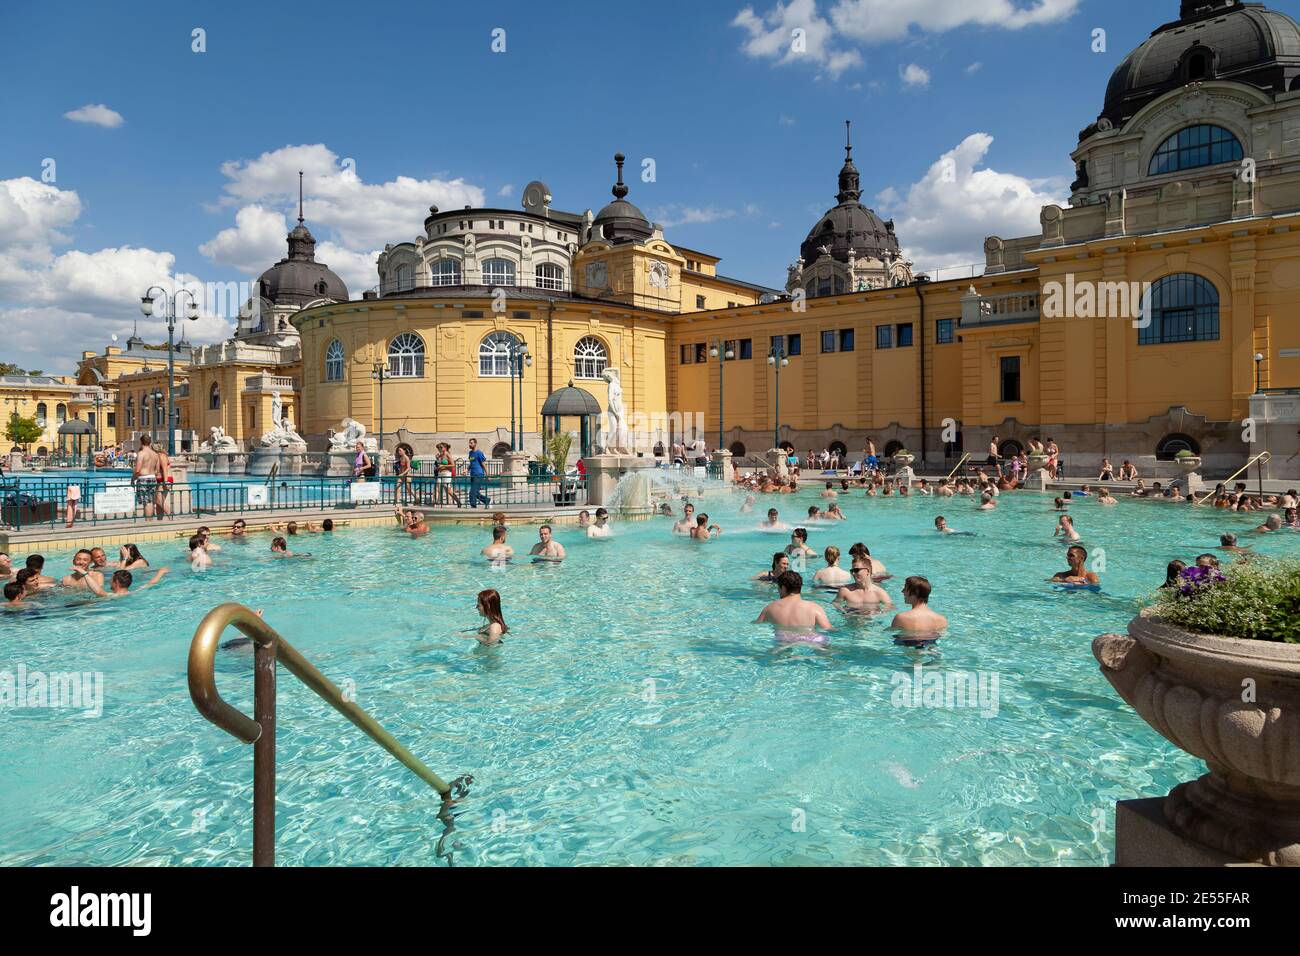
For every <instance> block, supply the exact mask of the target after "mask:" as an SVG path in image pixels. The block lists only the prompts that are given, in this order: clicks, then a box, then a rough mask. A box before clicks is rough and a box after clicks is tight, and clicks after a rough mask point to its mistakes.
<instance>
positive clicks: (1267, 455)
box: [1196, 451, 1273, 505]
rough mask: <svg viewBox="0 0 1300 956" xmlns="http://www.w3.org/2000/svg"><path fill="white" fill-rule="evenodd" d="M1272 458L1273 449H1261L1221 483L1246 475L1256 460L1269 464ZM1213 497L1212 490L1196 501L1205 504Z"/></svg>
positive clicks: (1225, 483)
mask: <svg viewBox="0 0 1300 956" xmlns="http://www.w3.org/2000/svg"><path fill="white" fill-rule="evenodd" d="M1272 460H1273V453H1272V452H1271V451H1261V452H1260V453H1259V454H1258V455H1256V456H1255V457H1254V458H1252V459H1251V460H1250V461H1248V462H1246V464H1245V465H1243V466H1242V467H1241V468H1240V469H1239V470H1238V471H1234V472H1233V473H1232V474H1231V475H1229V476H1228V477H1227V478H1224V479H1223V481H1221V482H1219V484H1221V485H1227V484H1228V482H1230V481H1235V480H1236V479H1237V478H1238V477H1240V476H1241V475H1244V474H1245V473H1246V472H1248V471H1250V466H1251V465H1253V464H1255V463H1256V462H1259V463H1260V464H1261V465H1267V464H1268V463H1269V462H1270V461H1272ZM1213 497H1214V492H1213V491H1211V492H1209V493H1208V494H1206V496H1205V497H1204V498H1202V499H1201V500H1200V501H1198V502H1196V503H1197V504H1198V505H1203V504H1205V503H1206V502H1207V501H1209V500H1210V499H1211V498H1213Z"/></svg>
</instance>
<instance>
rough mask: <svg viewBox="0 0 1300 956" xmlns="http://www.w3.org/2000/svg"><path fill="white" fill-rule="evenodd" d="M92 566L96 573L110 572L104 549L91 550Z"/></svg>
mask: <svg viewBox="0 0 1300 956" xmlns="http://www.w3.org/2000/svg"><path fill="white" fill-rule="evenodd" d="M147 563H148V562H146V564H147ZM90 566H91V567H92V568H94V569H95V570H96V571H108V570H109V566H108V553H107V552H106V551H105V550H104V549H103V548H91V549H90Z"/></svg>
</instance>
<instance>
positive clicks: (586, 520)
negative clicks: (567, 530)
mask: <svg viewBox="0 0 1300 956" xmlns="http://www.w3.org/2000/svg"><path fill="white" fill-rule="evenodd" d="M590 526H591V512H590V511H587V510H586V509H583V510H582V511H579V512H578V527H579V528H580V529H581V530H583V531H586V530H587V528H588V527H590Z"/></svg>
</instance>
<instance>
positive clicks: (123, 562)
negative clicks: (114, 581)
mask: <svg viewBox="0 0 1300 956" xmlns="http://www.w3.org/2000/svg"><path fill="white" fill-rule="evenodd" d="M117 556H118V562H117V567H116V568H115V569H114V570H117V571H143V570H145V569H146V568H148V567H149V562H148V561H146V560H145V558H144V555H143V554H141V553H140V549H139V548H138V547H136V546H135V545H134V544H124V545H122V547H121V549H120V550H119V551H118V553H117Z"/></svg>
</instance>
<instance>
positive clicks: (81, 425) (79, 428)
mask: <svg viewBox="0 0 1300 956" xmlns="http://www.w3.org/2000/svg"><path fill="white" fill-rule="evenodd" d="M93 430H94V429H92V428H91V427H90V422H83V421H82V420H81V419H80V418H70V419H68V420H67V421H66V422H64V423H63V424H62V425H60V426H59V434H60V435H89V434H90V433H91V432H92V431H93Z"/></svg>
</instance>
